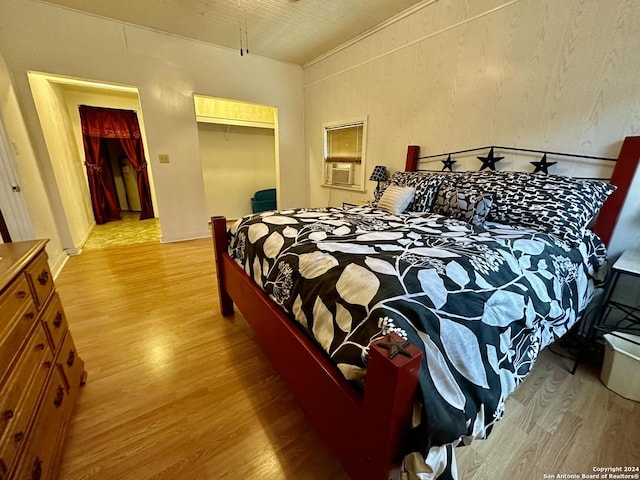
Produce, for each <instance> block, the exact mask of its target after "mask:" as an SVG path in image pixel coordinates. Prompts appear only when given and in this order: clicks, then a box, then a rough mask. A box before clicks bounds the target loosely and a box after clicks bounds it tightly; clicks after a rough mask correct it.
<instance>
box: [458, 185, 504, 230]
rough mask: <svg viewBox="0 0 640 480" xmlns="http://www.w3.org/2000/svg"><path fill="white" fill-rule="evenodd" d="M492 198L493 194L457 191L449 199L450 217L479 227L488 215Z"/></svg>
mask: <svg viewBox="0 0 640 480" xmlns="http://www.w3.org/2000/svg"><path fill="white" fill-rule="evenodd" d="M494 196H495V195H494V194H493V193H484V192H476V191H473V190H458V191H457V192H456V195H455V196H452V197H451V199H452V202H451V204H450V210H451V217H452V218H456V219H458V220H464V221H465V222H467V223H470V224H471V225H476V226H478V227H481V226H483V225H484V223H485V220H486V218H487V215H488V214H489V210H490V209H491V205H492V204H493V198H494Z"/></svg>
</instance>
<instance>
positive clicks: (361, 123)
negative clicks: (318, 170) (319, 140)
mask: <svg viewBox="0 0 640 480" xmlns="http://www.w3.org/2000/svg"><path fill="white" fill-rule="evenodd" d="M323 131H324V172H325V174H324V181H323V185H325V186H331V187H339V188H348V189H354V190H361V191H364V171H365V150H366V148H365V144H366V131H367V128H366V118H365V119H358V120H354V121H349V122H339V123H331V124H325V125H324V126H323Z"/></svg>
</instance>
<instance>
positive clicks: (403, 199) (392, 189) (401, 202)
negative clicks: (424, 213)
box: [377, 185, 416, 215]
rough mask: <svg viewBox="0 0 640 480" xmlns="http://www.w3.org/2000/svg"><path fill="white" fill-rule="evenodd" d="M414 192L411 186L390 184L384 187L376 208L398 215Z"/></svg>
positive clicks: (409, 201) (411, 198) (408, 202)
mask: <svg viewBox="0 0 640 480" xmlns="http://www.w3.org/2000/svg"><path fill="white" fill-rule="evenodd" d="M415 193H416V191H415V189H414V188H413V187H399V186H397V185H390V186H388V187H387V188H386V189H385V191H384V194H383V195H382V197H381V198H380V201H379V202H378V205H377V208H379V209H380V210H384V211H386V212H389V213H393V214H394V215H398V214H400V213H402V212H404V211H405V210H406V209H407V206H408V205H409V204H410V203H411V200H413V196H414V194H415Z"/></svg>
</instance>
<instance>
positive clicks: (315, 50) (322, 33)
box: [41, 0, 432, 65]
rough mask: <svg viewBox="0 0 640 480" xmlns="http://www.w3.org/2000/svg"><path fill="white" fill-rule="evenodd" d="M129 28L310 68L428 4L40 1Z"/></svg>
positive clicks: (399, 0) (408, 0)
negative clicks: (312, 63)
mask: <svg viewBox="0 0 640 480" xmlns="http://www.w3.org/2000/svg"><path fill="white" fill-rule="evenodd" d="M41 1H42V2H43V3H49V4H55V5H59V6H62V7H65V8H70V9H74V10H80V11H83V12H87V13H90V14H92V15H97V16H99V17H106V18H110V19H114V20H118V21H121V22H125V23H128V24H134V25H140V26H143V27H147V28H151V29H154V30H159V31H162V32H167V33H171V34H173V35H178V36H180V37H185V38H192V39H196V40H199V41H202V42H205V43H210V44H215V45H221V46H224V47H228V48H232V49H237V50H238V55H239V54H240V38H241V35H240V28H241V26H242V28H243V30H244V25H245V12H246V26H247V28H246V33H245V32H244V31H243V34H242V42H243V45H244V47H245V49H246V47H247V39H248V50H249V52H250V54H255V55H261V56H264V57H269V58H274V59H277V60H282V61H285V62H291V63H296V64H301V65H303V64H305V63H307V62H309V61H311V60H313V59H315V58H317V57H318V56H320V55H322V54H323V53H326V52H328V51H330V50H332V49H334V48H336V47H338V46H340V45H341V44H343V43H345V42H347V41H348V40H351V39H352V38H354V37H357V36H359V35H360V34H363V33H365V32H367V31H368V30H371V29H373V28H374V27H376V26H377V25H379V24H381V23H383V22H385V21H386V20H388V19H389V18H391V17H394V16H396V15H398V14H400V13H402V12H404V11H405V10H407V9H409V8H411V7H414V6H415V5H418V4H425V3H431V1H432V0H431V1H427V0H41Z"/></svg>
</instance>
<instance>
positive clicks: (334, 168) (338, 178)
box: [329, 163, 353, 185]
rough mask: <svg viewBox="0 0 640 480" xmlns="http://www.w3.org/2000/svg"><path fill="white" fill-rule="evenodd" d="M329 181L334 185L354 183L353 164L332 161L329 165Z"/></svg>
mask: <svg viewBox="0 0 640 480" xmlns="http://www.w3.org/2000/svg"><path fill="white" fill-rule="evenodd" d="M329 183H331V184H332V185H353V164H352V163H331V164H330V165H329Z"/></svg>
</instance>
